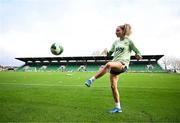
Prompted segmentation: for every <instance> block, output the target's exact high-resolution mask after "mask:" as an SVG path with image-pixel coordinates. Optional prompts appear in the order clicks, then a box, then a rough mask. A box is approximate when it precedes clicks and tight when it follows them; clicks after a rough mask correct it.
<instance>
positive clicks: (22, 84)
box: [0, 83, 179, 92]
mask: <svg viewBox="0 0 180 123" xmlns="http://www.w3.org/2000/svg"><path fill="white" fill-rule="evenodd" d="M0 85H20V86H49V87H86V86H85V85H84V84H82V85H64V84H63V85H62V84H30V83H29V84H28V83H27V84H26V83H0ZM92 87H93V88H110V86H92ZM86 88H87V87H86ZM120 88H139V89H172V90H173V89H175V88H167V87H158V88H157V87H137V86H120ZM178 92H179V91H178Z"/></svg>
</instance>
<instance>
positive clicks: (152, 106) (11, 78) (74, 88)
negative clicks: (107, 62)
mask: <svg viewBox="0 0 180 123" xmlns="http://www.w3.org/2000/svg"><path fill="white" fill-rule="evenodd" d="M94 74H95V73H90V72H79V73H78V72H74V73H62V72H39V73H38V72H37V73H36V72H0V122H103V123H105V122H108V123H109V122H116V123H117V122H180V75H179V74H168V73H124V74H122V75H120V80H119V82H118V87H119V90H120V96H121V106H122V109H123V112H122V113H118V114H110V113H108V111H109V110H110V109H111V108H113V107H114V101H113V98H112V93H111V88H110V82H109V74H106V75H105V76H103V77H102V78H100V79H98V80H97V81H96V82H95V83H93V85H92V86H91V87H90V88H87V87H86V86H85V85H84V82H85V80H86V79H88V78H89V77H91V76H92V75H94Z"/></svg>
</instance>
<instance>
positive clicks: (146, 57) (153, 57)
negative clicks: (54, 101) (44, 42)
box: [15, 55, 164, 63]
mask: <svg viewBox="0 0 180 123" xmlns="http://www.w3.org/2000/svg"><path fill="white" fill-rule="evenodd" d="M163 56H164V55H143V59H142V61H147V60H149V61H150V60H154V61H158V60H159V59H160V58H161V57H163ZM15 59H17V60H20V61H23V62H26V63H27V62H29V61H30V62H37V61H39V62H44V61H48V62H51V61H58V62H61V61H73V60H74V61H79V60H81V61H88V60H94V61H96V60H97V61H98V60H105V61H106V60H111V59H112V57H107V56H68V57H27V58H15ZM131 61H137V60H136V58H135V56H131Z"/></svg>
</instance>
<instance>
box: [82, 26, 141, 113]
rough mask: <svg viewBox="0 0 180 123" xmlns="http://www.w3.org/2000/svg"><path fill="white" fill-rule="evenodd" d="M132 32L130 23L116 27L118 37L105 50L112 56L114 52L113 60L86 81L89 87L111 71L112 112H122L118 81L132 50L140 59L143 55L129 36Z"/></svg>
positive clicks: (126, 66) (127, 64)
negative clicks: (109, 47) (113, 102)
mask: <svg viewBox="0 0 180 123" xmlns="http://www.w3.org/2000/svg"><path fill="white" fill-rule="evenodd" d="M130 34H131V26H130V25H129V24H124V25H120V26H118V27H117V28H116V36H117V37H118V39H117V40H116V41H115V42H114V43H113V44H112V47H111V49H110V51H109V52H108V50H107V49H105V50H104V52H105V53H106V54H107V56H111V55H112V54H113V53H114V56H113V60H112V61H109V62H108V63H106V65H105V66H104V67H103V68H102V69H101V70H100V71H99V72H97V73H96V74H95V76H93V77H91V78H90V79H88V80H87V81H86V82H85V85H86V86H87V87H90V85H91V84H92V83H93V82H94V81H95V80H96V79H98V78H100V77H102V76H103V75H104V74H105V73H106V72H108V71H110V81H111V89H112V94H113V97H114V101H115V108H113V109H112V110H111V111H110V113H118V112H122V109H121V106H120V98H119V91H118V85H117V82H118V80H119V76H118V75H119V74H121V73H123V72H125V71H126V70H127V69H128V67H129V62H130V57H131V51H132V50H133V51H134V52H135V57H136V58H137V59H138V60H140V59H142V56H141V54H140V52H139V50H138V49H137V48H136V47H135V45H134V43H133V42H132V41H131V40H130V39H129V38H128V36H129V35H130Z"/></svg>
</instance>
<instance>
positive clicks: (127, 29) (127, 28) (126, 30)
mask: <svg viewBox="0 0 180 123" xmlns="http://www.w3.org/2000/svg"><path fill="white" fill-rule="evenodd" d="M119 27H120V28H121V29H122V30H123V31H124V36H130V35H131V33H132V31H131V26H130V24H124V25H121V26H119Z"/></svg>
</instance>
